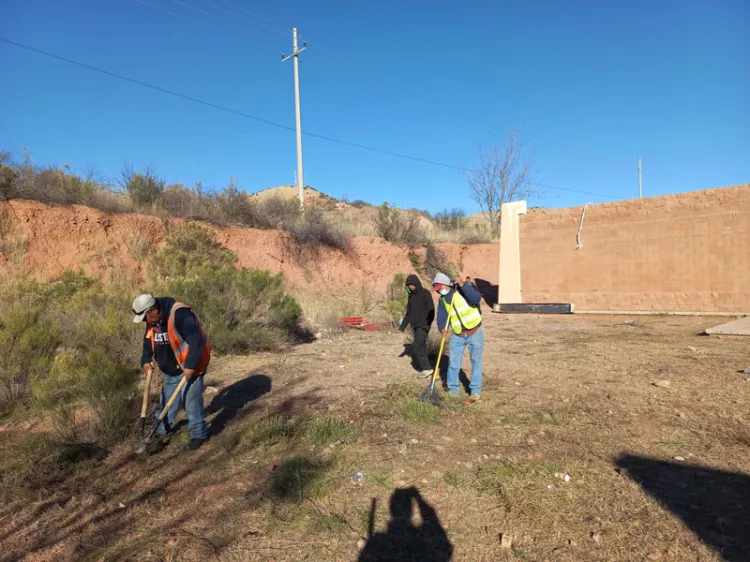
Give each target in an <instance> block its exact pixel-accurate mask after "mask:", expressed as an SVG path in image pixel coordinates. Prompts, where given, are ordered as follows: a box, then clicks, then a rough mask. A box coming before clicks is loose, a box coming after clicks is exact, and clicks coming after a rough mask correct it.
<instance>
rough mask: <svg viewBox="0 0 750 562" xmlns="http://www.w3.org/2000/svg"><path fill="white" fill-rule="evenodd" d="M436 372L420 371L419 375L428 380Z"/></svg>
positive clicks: (429, 370) (430, 370)
mask: <svg viewBox="0 0 750 562" xmlns="http://www.w3.org/2000/svg"><path fill="white" fill-rule="evenodd" d="M434 372H435V371H433V370H432V369H424V370H422V371H419V373H418V374H419V376H420V377H422V378H427V377H431V376H432V373H434Z"/></svg>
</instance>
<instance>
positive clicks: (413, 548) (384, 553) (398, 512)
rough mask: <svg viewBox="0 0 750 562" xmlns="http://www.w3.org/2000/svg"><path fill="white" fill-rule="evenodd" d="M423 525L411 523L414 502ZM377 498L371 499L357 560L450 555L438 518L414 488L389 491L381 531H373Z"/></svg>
mask: <svg viewBox="0 0 750 562" xmlns="http://www.w3.org/2000/svg"><path fill="white" fill-rule="evenodd" d="M415 503H416V506H417V508H418V509H419V515H420V517H421V519H422V524H421V525H419V526H416V525H415V524H414V522H413V520H412V519H413V515H414V513H413V511H414V509H413V508H414V504H415ZM376 504H377V501H376V499H375V498H373V499H372V505H371V509H370V518H369V521H368V523H369V525H368V526H369V530H368V539H367V542H366V543H365V546H364V548H363V549H362V552H360V555H359V558H358V559H357V562H386V561H396V560H398V561H399V562H448V561H449V560H452V558H453V545H452V544H451V542H450V540H448V535H447V533H446V532H445V529H443V526H442V525H441V523H440V519H438V516H437V512H436V511H435V509H434V508H433V507H432V506H431V505H430V504H428V503H427V502H426V501H425V500H424V499H423V498H422V495H421V494H420V493H419V490H417V488H414V487H411V488H397V489H396V490H394V492H393V494H391V499H390V510H391V520H390V521H389V522H388V528H387V529H386V530H385V531H384V532H382V533H375V534H373V529H374V527H375V510H376Z"/></svg>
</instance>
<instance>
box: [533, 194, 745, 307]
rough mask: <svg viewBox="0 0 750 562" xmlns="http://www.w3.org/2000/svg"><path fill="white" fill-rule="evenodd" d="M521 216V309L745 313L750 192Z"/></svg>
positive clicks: (679, 196)
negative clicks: (560, 306)
mask: <svg viewBox="0 0 750 562" xmlns="http://www.w3.org/2000/svg"><path fill="white" fill-rule="evenodd" d="M582 209H583V207H573V208H569V209H556V210H531V211H529V214H528V215H524V216H521V231H520V238H521V289H522V294H523V300H524V302H572V303H573V304H575V306H576V308H577V309H579V310H674V311H705V312H750V185H748V184H745V185H739V186H734V187H726V188H720V189H710V190H706V191H695V192H689V193H680V194H676V195H667V196H663V197H651V198H645V199H635V200H631V201H622V202H617V203H605V204H601V205H589V206H588V207H587V208H586V215H585V218H584V221H583V229H582V231H581V242H582V244H583V247H582V248H580V249H578V250H576V232H577V230H578V225H579V223H580V220H581V211H582Z"/></svg>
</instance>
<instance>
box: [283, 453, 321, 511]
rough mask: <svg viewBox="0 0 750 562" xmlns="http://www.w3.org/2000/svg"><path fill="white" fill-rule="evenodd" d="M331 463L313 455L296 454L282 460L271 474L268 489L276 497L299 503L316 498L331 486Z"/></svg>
mask: <svg viewBox="0 0 750 562" xmlns="http://www.w3.org/2000/svg"><path fill="white" fill-rule="evenodd" d="M331 468H332V465H331V463H330V462H329V461H322V460H319V459H317V458H315V457H313V456H308V455H297V456H294V457H292V458H290V459H287V460H285V461H284V462H282V463H281V464H280V465H279V466H278V467H276V469H275V470H274V472H273V473H272V475H271V482H270V491H271V493H272V494H273V495H274V496H275V497H276V498H278V499H280V500H284V501H291V502H296V503H301V502H303V501H305V500H307V499H318V498H320V497H322V496H324V495H325V494H326V493H328V492H329V491H330V490H331V489H332V487H333V484H334V482H333V480H332V479H331V478H329V476H328V473H329V472H330V470H331Z"/></svg>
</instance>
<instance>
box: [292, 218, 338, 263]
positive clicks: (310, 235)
mask: <svg viewBox="0 0 750 562" xmlns="http://www.w3.org/2000/svg"><path fill="white" fill-rule="evenodd" d="M285 228H286V230H287V231H288V232H289V237H290V238H291V240H288V241H287V243H286V249H287V253H289V254H291V255H292V256H293V257H295V258H296V259H297V261H305V258H306V257H307V258H308V259H309V258H315V257H317V256H318V255H319V250H320V249H321V248H323V247H326V248H331V249H334V250H338V251H340V252H342V253H344V254H347V253H349V251H350V250H351V241H350V240H349V237H348V236H346V235H345V234H344V233H343V232H342V231H341V230H339V229H338V228H336V227H335V226H334V225H332V224H331V223H330V222H328V221H327V220H326V217H325V215H324V214H323V212H322V211H320V210H318V209H306V210H305V212H304V213H302V214H301V215H300V216H299V217H298V218H297V219H296V220H295V221H294V222H292V223H290V224H287V225H286V227H285Z"/></svg>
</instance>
